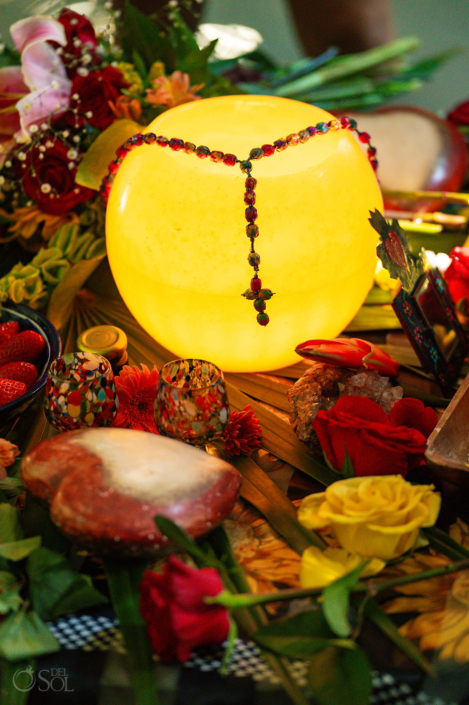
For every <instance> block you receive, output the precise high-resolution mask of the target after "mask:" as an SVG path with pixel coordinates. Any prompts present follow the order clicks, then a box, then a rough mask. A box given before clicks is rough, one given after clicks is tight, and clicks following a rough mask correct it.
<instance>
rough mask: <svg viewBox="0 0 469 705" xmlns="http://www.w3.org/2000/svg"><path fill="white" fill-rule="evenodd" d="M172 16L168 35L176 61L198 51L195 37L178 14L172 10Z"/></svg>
mask: <svg viewBox="0 0 469 705" xmlns="http://www.w3.org/2000/svg"><path fill="white" fill-rule="evenodd" d="M172 15H173V21H172V24H171V25H170V26H169V27H168V34H169V37H170V41H171V44H172V46H173V47H174V49H175V51H176V56H177V57H178V60H179V59H180V58H181V57H186V56H190V55H191V54H193V53H194V52H196V51H200V49H199V45H198V44H197V41H196V39H195V36H194V35H193V33H192V32H191V30H190V29H189V27H188V26H187V24H186V23H185V22H184V20H183V19H182V17H181V15H180V14H179V12H178V11H177V10H175V9H173V12H172Z"/></svg>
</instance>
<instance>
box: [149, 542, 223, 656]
mask: <svg viewBox="0 0 469 705" xmlns="http://www.w3.org/2000/svg"><path fill="white" fill-rule="evenodd" d="M222 590H223V583H222V581H221V579H220V576H219V575H218V573H217V571H216V570H215V569H214V568H202V569H200V570H195V569H194V568H190V567H189V566H187V565H185V563H183V562H182V561H181V560H180V559H179V558H176V556H173V555H171V556H169V558H168V560H167V562H166V564H165V565H164V566H163V572H162V573H156V572H154V571H151V570H146V571H145V572H144V574H143V578H142V582H141V583H140V610H141V613H142V616H143V618H144V620H145V622H146V623H147V631H148V636H149V639H150V642H151V645H152V647H153V649H154V651H155V652H156V653H157V654H158V656H159V657H160V660H161V661H162V662H163V663H168V662H171V661H176V660H177V661H187V660H188V659H189V658H190V656H191V653H192V650H193V649H194V648H196V647H197V646H208V645H217V644H221V643H222V642H223V641H224V640H225V639H226V637H227V635H228V631H229V627H230V625H229V620H228V612H227V611H226V609H225V608H224V607H220V606H219V605H206V604H205V602H204V597H209V596H210V597H214V596H215V595H218V594H219V593H220V592H221V591H222Z"/></svg>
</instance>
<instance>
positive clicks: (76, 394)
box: [44, 352, 119, 431]
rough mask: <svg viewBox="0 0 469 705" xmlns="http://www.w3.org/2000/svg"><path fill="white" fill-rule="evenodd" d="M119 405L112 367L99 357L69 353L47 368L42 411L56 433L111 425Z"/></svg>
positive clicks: (91, 354) (81, 353) (89, 354)
mask: <svg viewBox="0 0 469 705" xmlns="http://www.w3.org/2000/svg"><path fill="white" fill-rule="evenodd" d="M118 406H119V400H118V398H117V395H116V387H115V384H114V374H113V372H112V369H111V364H110V362H109V361H108V360H106V358H105V357H103V356H102V355H95V354H93V353H83V352H77V353H70V354H68V355H63V356H62V357H58V358H57V359H56V360H54V362H53V363H52V365H51V366H50V369H49V374H48V377H47V382H46V398H45V402H44V411H45V414H46V418H47V420H48V422H49V423H50V424H51V425H52V426H54V428H56V429H57V430H58V431H73V430H75V429H78V428H84V427H86V426H110V425H111V424H112V422H113V420H114V418H115V416H116V414H117V409H118Z"/></svg>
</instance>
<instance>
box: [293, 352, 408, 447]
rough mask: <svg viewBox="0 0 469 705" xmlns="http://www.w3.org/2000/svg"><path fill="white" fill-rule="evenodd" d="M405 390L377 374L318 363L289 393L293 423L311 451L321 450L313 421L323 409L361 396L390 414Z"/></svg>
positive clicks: (312, 366) (299, 436) (294, 428)
mask: <svg viewBox="0 0 469 705" xmlns="http://www.w3.org/2000/svg"><path fill="white" fill-rule="evenodd" d="M402 393H403V392H402V387H393V386H392V384H391V383H390V381H389V378H388V377H381V375H380V374H379V373H378V372H376V371H370V370H361V371H358V370H353V369H349V368H347V367H335V366H332V365H328V364H326V363H323V362H316V363H314V364H312V365H311V367H310V368H309V370H308V371H307V372H305V374H304V375H303V376H302V377H300V379H299V380H298V381H297V382H295V384H294V385H293V387H291V388H290V389H289V390H288V392H287V397H288V402H289V404H290V424H291V426H292V428H293V430H294V432H295V433H296V435H297V436H298V438H299V439H300V441H303V442H304V443H306V444H307V445H308V446H309V447H310V448H311V449H312V450H317V451H320V446H319V442H318V440H317V438H316V434H315V433H314V431H313V429H312V427H311V422H312V421H313V419H314V418H315V416H316V414H317V413H318V411H320V410H321V409H323V410H326V411H327V410H328V409H331V408H332V407H333V406H334V404H335V403H336V401H337V400H338V398H339V397H341V396H346V395H351V396H362V397H367V398H368V399H372V400H373V401H375V402H377V403H378V404H379V405H380V406H381V407H382V408H383V409H384V411H385V412H386V413H387V414H389V412H390V410H391V408H392V406H393V404H394V403H395V402H396V401H398V400H399V399H401V398H402Z"/></svg>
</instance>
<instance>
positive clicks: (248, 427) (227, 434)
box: [223, 404, 262, 455]
mask: <svg viewBox="0 0 469 705" xmlns="http://www.w3.org/2000/svg"><path fill="white" fill-rule="evenodd" d="M223 437H224V440H225V448H226V450H227V451H228V453H230V455H249V454H250V453H251V452H252V451H253V450H256V448H260V447H261V438H262V429H261V425H260V423H259V419H258V418H257V416H256V414H255V413H254V409H251V406H250V405H249V404H248V405H247V406H245V407H244V409H243V410H242V411H233V412H232V414H231V415H230V420H229V421H228V424H227V426H226V428H225V431H224V433H223Z"/></svg>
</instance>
